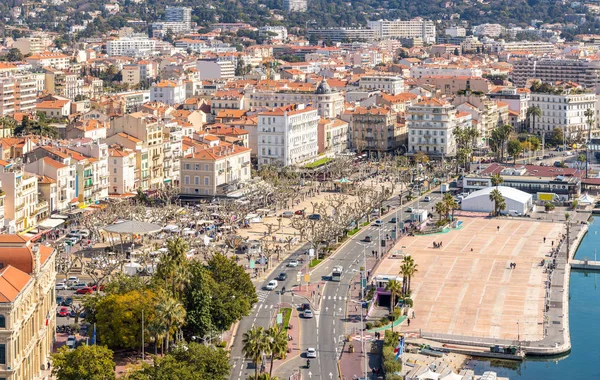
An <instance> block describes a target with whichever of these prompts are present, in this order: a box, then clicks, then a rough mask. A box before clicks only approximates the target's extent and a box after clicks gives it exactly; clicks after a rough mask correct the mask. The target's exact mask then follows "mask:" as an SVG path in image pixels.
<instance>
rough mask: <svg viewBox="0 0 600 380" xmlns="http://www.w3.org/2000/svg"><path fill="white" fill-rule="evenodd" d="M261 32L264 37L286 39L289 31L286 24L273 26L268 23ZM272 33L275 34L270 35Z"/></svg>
mask: <svg viewBox="0 0 600 380" xmlns="http://www.w3.org/2000/svg"><path fill="white" fill-rule="evenodd" d="M259 33H260V35H261V36H263V37H269V38H273V39H276V40H281V41H283V40H286V39H287V38H288V31H287V28H286V27H285V26H271V25H266V26H263V27H261V28H260V29H259ZM270 33H274V34H275V36H272V37H271V36H270Z"/></svg>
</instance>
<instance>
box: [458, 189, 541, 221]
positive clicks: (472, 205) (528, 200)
mask: <svg viewBox="0 0 600 380" xmlns="http://www.w3.org/2000/svg"><path fill="white" fill-rule="evenodd" d="M496 189H498V191H500V193H501V194H502V197H503V198H504V200H505V202H506V211H507V212H508V211H511V210H515V211H518V212H520V213H521V214H523V215H525V214H526V213H527V212H528V211H529V210H531V208H532V207H533V197H532V195H531V194H528V193H526V192H524V191H521V190H517V189H514V188H512V187H507V186H497V187H494V186H491V187H486V188H485V189H481V190H477V191H475V192H473V193H471V194H469V196H468V197H466V198H465V199H463V200H462V204H461V209H462V210H464V211H474V212H493V211H494V202H492V201H491V200H490V193H491V192H492V191H493V190H496Z"/></svg>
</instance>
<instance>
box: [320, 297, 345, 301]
mask: <svg viewBox="0 0 600 380" xmlns="http://www.w3.org/2000/svg"><path fill="white" fill-rule="evenodd" d="M323 299H327V300H333V301H336V300H339V301H346V300H348V297H342V296H339V297H337V296H333V297H332V296H327V297H324V298H323Z"/></svg>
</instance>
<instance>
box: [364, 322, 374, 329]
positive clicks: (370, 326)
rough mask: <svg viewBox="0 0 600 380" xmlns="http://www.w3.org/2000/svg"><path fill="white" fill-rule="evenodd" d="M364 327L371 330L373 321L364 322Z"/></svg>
mask: <svg viewBox="0 0 600 380" xmlns="http://www.w3.org/2000/svg"><path fill="white" fill-rule="evenodd" d="M365 327H366V328H367V330H371V329H372V328H373V323H371V322H367V323H365Z"/></svg>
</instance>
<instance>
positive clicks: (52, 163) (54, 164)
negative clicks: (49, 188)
mask: <svg viewBox="0 0 600 380" xmlns="http://www.w3.org/2000/svg"><path fill="white" fill-rule="evenodd" d="M42 160H44V164H46V165H50V166H52V167H53V168H56V169H62V168H66V167H67V165H65V164H62V163H60V162H58V161H56V160H53V159H51V158H50V157H44V158H42Z"/></svg>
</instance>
